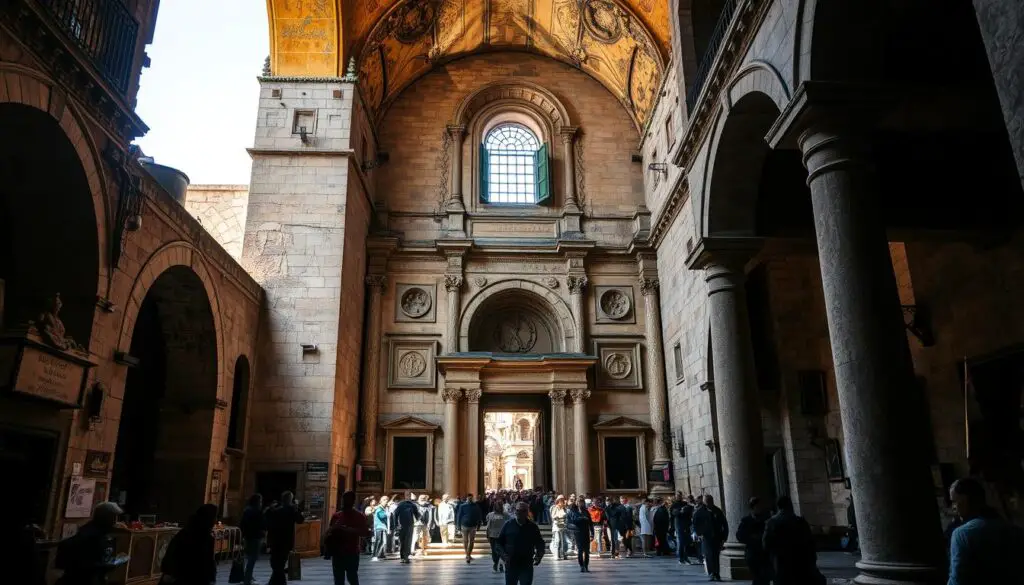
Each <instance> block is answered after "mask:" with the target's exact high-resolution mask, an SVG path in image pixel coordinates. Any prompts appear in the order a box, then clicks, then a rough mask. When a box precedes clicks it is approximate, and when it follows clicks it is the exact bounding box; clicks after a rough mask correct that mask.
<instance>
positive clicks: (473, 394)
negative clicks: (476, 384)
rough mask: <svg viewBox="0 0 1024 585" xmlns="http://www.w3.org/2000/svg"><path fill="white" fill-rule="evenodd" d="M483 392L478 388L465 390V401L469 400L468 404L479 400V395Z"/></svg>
mask: <svg viewBox="0 0 1024 585" xmlns="http://www.w3.org/2000/svg"><path fill="white" fill-rule="evenodd" d="M483 393H484V392H483V390H481V389H479V388H472V389H470V390H466V402H469V403H470V404H475V403H477V402H480V397H481V396H483Z"/></svg>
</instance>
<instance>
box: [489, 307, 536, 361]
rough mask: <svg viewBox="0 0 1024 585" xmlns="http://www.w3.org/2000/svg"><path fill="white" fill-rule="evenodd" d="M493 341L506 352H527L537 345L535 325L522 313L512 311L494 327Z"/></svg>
mask: <svg viewBox="0 0 1024 585" xmlns="http://www.w3.org/2000/svg"><path fill="white" fill-rule="evenodd" d="M494 342H495V344H496V345H497V347H498V349H500V350H501V351H504V352H508V353H528V352H529V351H530V350H531V349H533V348H534V346H536V345H537V325H536V324H535V323H534V322H533V320H532V319H530V318H529V317H528V316H526V315H524V314H522V313H512V314H510V315H509V316H508V317H506V318H505V319H503V320H502V321H500V322H499V323H498V325H497V327H495V328H494Z"/></svg>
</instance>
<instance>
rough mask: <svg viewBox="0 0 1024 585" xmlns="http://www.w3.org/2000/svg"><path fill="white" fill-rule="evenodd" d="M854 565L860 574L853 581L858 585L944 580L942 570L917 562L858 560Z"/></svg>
mask: <svg viewBox="0 0 1024 585" xmlns="http://www.w3.org/2000/svg"><path fill="white" fill-rule="evenodd" d="M856 567H857V568H858V569H859V570H860V575H857V577H856V578H855V579H854V580H853V582H854V583H857V584H858V585H935V584H936V583H945V582H946V579H945V572H944V571H940V570H939V569H938V568H937V567H930V566H927V565H920V564H917V563H883V562H879V561H858V562H857V564H856Z"/></svg>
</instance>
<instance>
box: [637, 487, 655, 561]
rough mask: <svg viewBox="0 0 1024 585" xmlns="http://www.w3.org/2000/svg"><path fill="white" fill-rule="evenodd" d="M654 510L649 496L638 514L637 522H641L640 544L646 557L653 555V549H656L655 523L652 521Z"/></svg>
mask: <svg viewBox="0 0 1024 585" xmlns="http://www.w3.org/2000/svg"><path fill="white" fill-rule="evenodd" d="M652 512H653V510H652V505H651V500H650V498H648V499H646V500H644V502H643V503H642V504H640V510H639V513H638V516H637V521H638V522H637V523H638V524H640V545H641V547H642V551H643V555H644V556H645V557H649V556H651V551H652V550H654V523H653V522H651V516H653V513H652Z"/></svg>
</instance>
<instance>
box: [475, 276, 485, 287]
mask: <svg viewBox="0 0 1024 585" xmlns="http://www.w3.org/2000/svg"><path fill="white" fill-rule="evenodd" d="M473 284H475V285H476V286H477V288H483V287H485V286H487V279H486V278H485V277H483V276H477V277H476V278H474V279H473Z"/></svg>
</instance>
